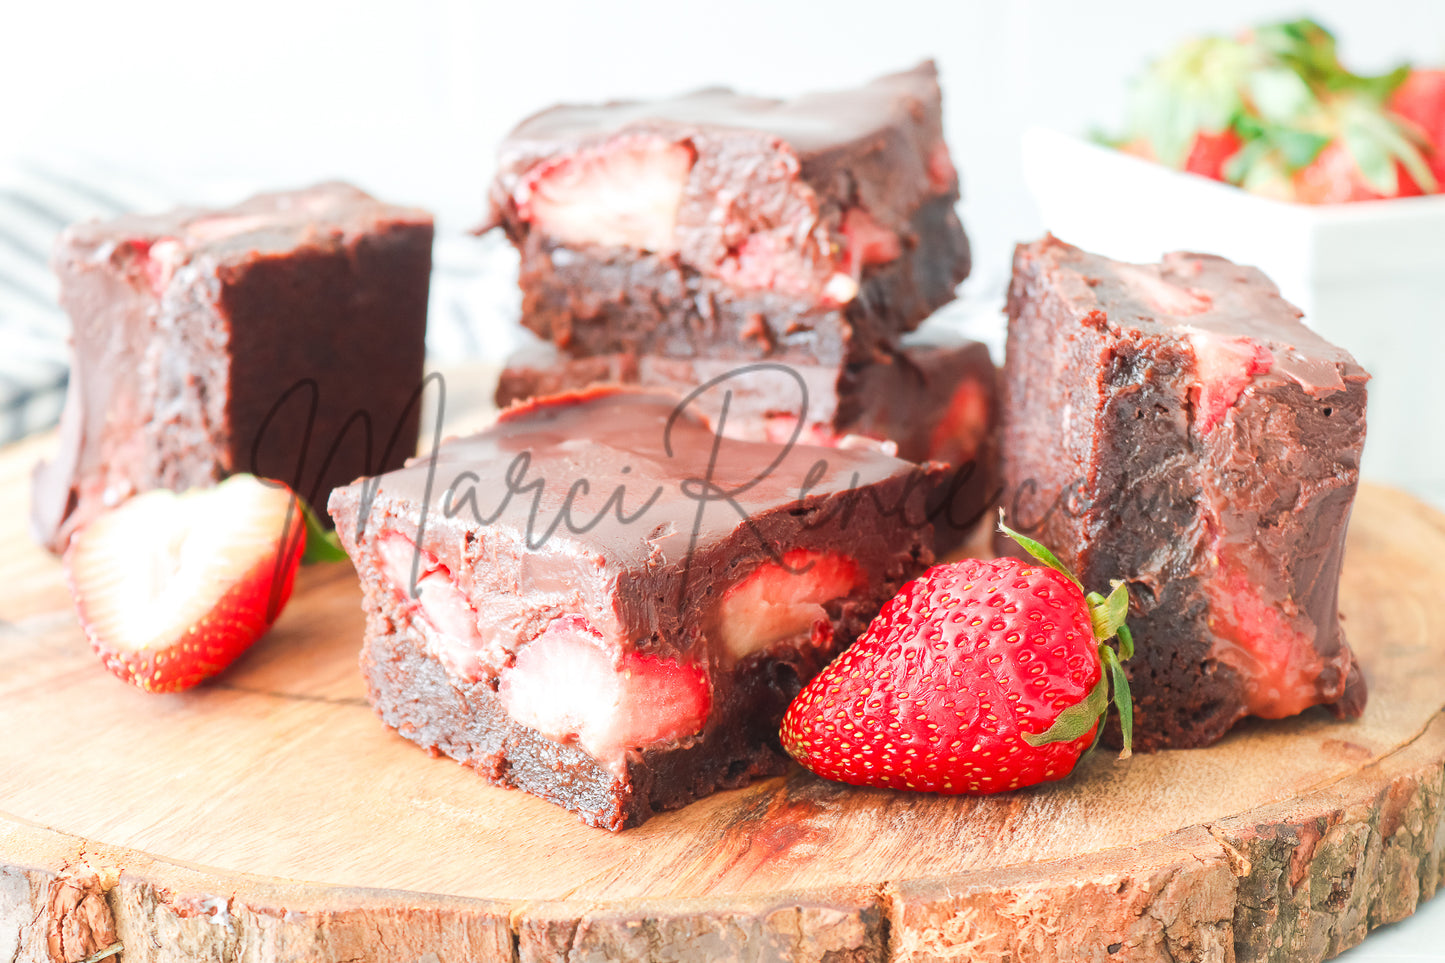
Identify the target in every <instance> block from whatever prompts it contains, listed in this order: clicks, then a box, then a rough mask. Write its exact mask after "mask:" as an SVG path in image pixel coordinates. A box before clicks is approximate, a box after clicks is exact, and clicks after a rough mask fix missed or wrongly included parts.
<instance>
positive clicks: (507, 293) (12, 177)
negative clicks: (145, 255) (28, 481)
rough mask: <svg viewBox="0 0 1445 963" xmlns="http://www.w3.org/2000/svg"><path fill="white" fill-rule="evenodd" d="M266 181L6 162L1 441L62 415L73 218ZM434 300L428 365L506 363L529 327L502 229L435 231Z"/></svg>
mask: <svg viewBox="0 0 1445 963" xmlns="http://www.w3.org/2000/svg"><path fill="white" fill-rule="evenodd" d="M266 189H268V187H267V186H266V185H235V184H226V185H220V184H209V185H197V186H196V187H195V189H191V188H188V189H187V190H185V192H184V193H181V192H178V191H175V190H173V189H167V188H164V187H161V186H160V185H158V184H156V183H154V182H153V181H151V180H149V179H147V178H146V177H144V176H143V175H138V174H134V173H131V172H123V171H118V170H115V169H111V168H106V167H100V166H96V165H87V164H85V163H84V162H68V163H66V164H64V165H62V164H60V163H57V162H55V161H52V160H46V161H44V162H38V161H36V162H25V161H21V162H16V163H12V164H0V444H4V443H6V442H10V441H15V440H17V439H20V438H23V437H25V436H26V435H28V434H31V433H32V432H36V431H41V430H44V429H46V428H49V427H51V426H53V425H54V424H55V423H56V422H57V421H58V420H59V418H60V409H61V405H62V403H63V401H64V398H65V388H66V383H67V381H68V376H69V365H70V356H69V340H68V339H69V337H70V319H69V318H68V317H66V315H65V313H64V312H63V311H61V310H60V306H59V304H58V303H57V301H56V295H57V291H56V281H55V277H54V275H53V274H52V273H51V271H50V252H51V250H52V248H53V247H54V244H55V238H56V235H58V234H59V233H60V231H61V229H62V228H64V227H65V226H66V225H67V224H71V223H73V222H75V221H84V220H89V219H92V218H101V219H104V218H110V217H115V216H116V215H118V214H124V213H128V212H132V211H139V212H157V211H163V210H166V209H168V208H172V207H176V206H178V205H181V204H202V205H204V204H212V205H216V206H224V205H227V204H231V203H235V202H238V201H240V200H242V199H244V198H246V197H249V196H250V195H251V194H254V193H256V192H258V191H261V190H266ZM432 258H433V268H432V288H431V302H430V304H429V306H428V312H429V315H428V322H427V356H428V364H429V365H449V364H455V363H458V362H464V361H470V360H486V361H494V362H500V361H501V360H502V359H503V358H505V357H506V355H507V354H509V353H510V352H511V351H512V350H513V349H514V348H515V347H516V346H517V345H518V344H519V343H520V341H521V340H522V338H523V337H525V335H524V334H523V332H521V331H519V330H518V329H517V326H516V323H515V319H516V317H517V314H518V311H519V309H520V297H519V295H518V293H517V288H516V276H517V260H516V254H515V252H513V250H512V249H511V246H510V245H509V244H507V243H506V240H505V238H503V237H502V236H501V234H500V232H493V233H492V234H491V235H488V236H487V237H484V238H480V239H478V238H475V237H472V236H470V235H467V234H452V235H445V234H442V233H440V232H439V233H438V236H437V241H436V246H435V248H434V249H433V252H432Z"/></svg>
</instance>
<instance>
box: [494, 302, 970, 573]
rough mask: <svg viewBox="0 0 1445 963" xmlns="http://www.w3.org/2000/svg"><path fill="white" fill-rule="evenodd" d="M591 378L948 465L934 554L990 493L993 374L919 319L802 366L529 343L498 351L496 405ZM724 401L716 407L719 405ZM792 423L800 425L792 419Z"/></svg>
mask: <svg viewBox="0 0 1445 963" xmlns="http://www.w3.org/2000/svg"><path fill="white" fill-rule="evenodd" d="M596 384H622V385H642V386H646V387H652V388H664V389H667V390H668V391H670V392H672V393H674V394H676V395H677V396H678V397H680V398H681V397H687V398H689V399H690V404H691V405H692V407H693V408H694V409H695V410H696V411H697V412H698V413H699V414H700V415H702V416H703V417H704V418H706V419H707V421H708V422H709V423H710V424H711V425H712V426H713V427H714V428H716V429H717V430H719V431H721V432H722V433H723V434H725V435H727V436H728V437H730V438H740V439H744V440H753V441H763V440H768V441H774V442H781V443H794V442H804V443H807V444H817V445H827V446H830V447H836V446H838V445H844V446H848V445H857V444H864V443H867V442H870V441H877V442H882V443H883V447H884V450H886V451H887V452H888V453H889V454H894V455H897V456H898V457H899V458H903V459H906V460H908V461H916V462H924V461H939V462H944V463H946V464H948V465H950V466H953V468H954V471H952V472H950V473H949V475H948V476H947V480H946V481H945V483H944V486H943V488H941V489H940V491H939V495H938V498H937V500H936V503H934V504H933V505H932V506H931V507H932V510H933V513H934V514H933V522H934V529H935V532H936V533H937V534H938V535H939V538H940V541H939V543H938V544H937V545H936V546H935V547H936V549H937V550H938V553H939V554H943V553H945V552H947V551H949V550H951V549H952V548H953V547H955V546H956V545H957V544H958V543H959V542H960V541H961V540H962V538H963V536H964V535H965V534H966V533H967V531H968V530H970V529H971V528H972V527H973V525H974V523H976V522H977V521H978V519H979V518H981V517H982V516H983V515H984V514H985V513H986V512H987V510H988V508H989V507H990V506H991V505H992V504H993V501H994V499H996V498H997V496H998V487H997V486H998V444H997V440H998V439H997V414H998V411H997V409H998V403H997V372H996V369H995V368H994V365H993V361H992V360H991V359H990V357H989V353H988V348H987V346H985V345H983V344H981V343H979V342H977V341H971V340H969V339H967V338H961V337H958V336H956V335H953V334H951V333H950V332H948V331H947V330H946V329H942V328H934V327H932V326H929V325H925V326H924V327H923V328H920V329H919V330H917V331H914V332H912V333H911V334H909V335H906V336H905V337H904V338H903V340H902V342H901V344H900V346H899V348H898V349H897V350H896V351H892V352H889V353H888V354H886V355H884V356H883V357H882V358H880V359H879V360H877V361H874V362H870V363H863V364H852V365H842V364H832V365H818V364H814V365H802V364H785V363H782V362H776V361H764V362H747V361H737V360H731V361H729V360H718V359H703V358H668V357H660V356H657V355H638V354H634V353H632V352H615V353H612V354H605V355H592V356H589V357H582V358H573V357H569V356H568V355H566V354H565V353H563V352H561V351H558V350H557V349H556V348H555V347H553V346H552V345H550V344H548V343H546V342H536V343H534V344H530V345H527V346H526V347H524V348H522V349H521V350H519V351H517V352H516V353H515V354H513V356H512V357H511V358H509V359H508V361H507V365H506V367H505V368H504V369H503V370H502V374H501V377H500V378H499V379H498V382H497V393H496V401H497V405H498V406H499V407H506V406H507V405H511V404H514V403H516V402H518V401H524V400H526V399H529V398H534V397H539V396H544V395H549V394H556V393H558V392H561V391H568V390H575V389H578V388H583V387H586V386H589V385H596ZM724 405H726V411H724V410H723V409H724ZM800 422H801V425H800Z"/></svg>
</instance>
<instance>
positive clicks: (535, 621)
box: [330, 388, 941, 830]
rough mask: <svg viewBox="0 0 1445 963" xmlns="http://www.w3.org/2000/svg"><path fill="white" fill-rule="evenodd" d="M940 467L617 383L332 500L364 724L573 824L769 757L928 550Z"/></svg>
mask: <svg viewBox="0 0 1445 963" xmlns="http://www.w3.org/2000/svg"><path fill="white" fill-rule="evenodd" d="M940 471H941V468H940V467H938V466H927V467H923V466H918V465H914V464H911V463H909V462H904V461H900V460H898V459H896V458H893V457H890V456H888V455H885V454H882V453H880V452H878V451H875V450H869V449H864V450H846V449H832V448H822V447H814V446H807V445H793V446H787V445H779V444H775V443H771V442H746V441H738V440H733V439H727V438H723V437H721V436H717V435H714V433H713V432H712V430H711V429H710V428H709V426H708V425H707V423H706V422H705V421H704V420H703V419H702V418H700V417H698V416H697V415H695V414H694V413H693V412H692V411H690V410H689V409H688V408H686V407H679V405H678V403H677V400H676V399H675V398H673V397H670V396H667V395H662V394H654V393H648V392H640V391H633V390H627V389H619V388H600V389H591V390H588V391H583V392H576V393H571V394H562V395H554V396H551V397H548V398H545V399H541V400H538V401H535V402H531V403H527V404H523V405H519V406H517V407H514V408H512V409H509V410H508V411H506V412H504V413H503V414H502V415H501V417H500V418H499V420H498V422H497V423H496V424H495V425H494V426H493V427H491V428H489V429H487V430H485V431H483V432H481V433H479V434H477V435H473V436H470V437H466V438H461V439H454V440H451V441H448V442H446V443H444V444H443V445H441V446H440V448H439V449H438V450H437V452H436V453H435V455H434V456H433V457H431V458H427V459H420V460H418V461H416V462H414V463H413V464H411V465H409V466H408V467H406V468H404V469H402V470H399V471H394V472H390V473H388V474H385V475H382V476H380V477H378V478H371V479H363V480H361V481H359V482H357V483H355V484H353V485H350V486H348V487H346V488H341V489H338V490H336V491H335V492H334V493H333V494H332V497H331V504H330V511H331V514H332V516H333V518H334V519H335V520H336V525H337V532H338V534H339V535H340V537H341V540H342V543H343V545H344V546H345V547H346V549H347V551H348V553H349V554H350V555H351V558H352V561H353V562H354V563H355V565H356V568H357V570H358V572H359V573H360V575H361V582H362V586H363V590H364V603H363V604H364V608H365V610H366V616H367V628H366V639H365V645H364V649H363V652H362V657H361V661H362V669H363V672H364V673H365V675H366V678H367V682H368V686H369V690H370V697H371V700H372V703H373V704H374V706H375V707H376V709H377V711H378V712H379V713H380V715H381V717H382V719H383V720H384V721H385V722H386V723H387V724H388V725H390V726H392V727H393V728H395V729H396V730H397V731H398V732H399V733H401V734H402V735H403V736H405V737H406V738H408V739H411V740H412V741H414V742H416V743H418V744H420V745H422V746H424V747H426V748H427V749H429V750H431V751H433V752H437V753H444V754H446V755H448V756H451V757H452V758H454V759H456V760H458V761H459V762H461V763H463V764H465V765H467V766H470V767H472V768H474V769H476V770H477V771H478V772H479V773H481V774H482V775H483V776H484V777H486V778H487V779H488V780H490V781H492V782H494V783H497V784H499V785H503V786H512V787H516V788H520V789H523V790H526V791H527V792H530V793H532V794H534V795H537V796H540V797H542V798H544V799H547V800H550V801H552V802H554V803H557V804H558V805H561V806H563V807H565V808H567V809H569V810H571V811H572V812H574V813H576V814H577V815H578V816H579V817H580V818H581V819H582V820H583V821H584V822H586V823H588V824H590V825H593V826H599V827H604V828H607V829H614V830H615V829H622V828H625V827H628V826H635V825H637V824H638V823H640V822H642V821H643V820H645V819H647V818H648V817H649V816H650V815H652V814H653V813H654V812H657V811H659V810H665V809H672V808H676V807H678V806H682V805H684V804H686V803H688V802H691V801H692V800H695V799H697V798H699V797H701V796H705V795H707V794H709V793H712V792H714V791H716V790H719V789H724V788H729V787H736V786H741V785H743V784H745V783H747V782H749V781H750V780H752V779H754V778H757V777H759V776H764V775H772V774H775V773H779V772H781V771H782V770H783V767H784V764H785V759H786V757H785V756H784V754H783V753H782V750H781V747H780V745H779V742H778V723H779V720H780V719H781V718H782V714H783V711H784V709H785V708H786V707H787V704H788V702H789V701H790V700H791V699H792V697H793V696H794V695H795V694H796V693H797V692H798V690H799V688H800V687H801V685H802V684H803V683H804V682H806V681H807V680H808V679H809V678H811V677H812V676H813V675H814V674H815V673H816V672H817V671H818V670H819V669H820V668H821V667H822V666H823V665H824V664H825V663H827V662H828V660H829V659H831V658H832V657H833V656H834V655H835V654H836V653H837V652H838V651H840V650H841V649H842V648H843V647H845V646H847V645H848V644H849V643H850V642H852V640H853V639H854V638H855V637H856V636H857V635H858V633H859V632H861V631H862V630H863V628H864V627H865V626H866V625H867V624H868V622H869V620H870V619H872V617H873V616H874V615H875V614H876V613H877V612H878V609H879V608H880V607H881V606H882V604H883V602H884V601H886V600H887V599H888V598H890V597H892V595H893V594H894V593H895V592H897V590H898V588H899V587H900V586H901V585H902V584H903V583H904V582H905V581H907V580H908V579H910V578H912V577H913V576H915V575H917V574H918V573H919V572H921V571H922V570H923V569H924V568H925V567H927V566H928V565H929V564H930V563H931V562H932V560H933V555H932V550H931V547H930V546H931V544H932V532H931V526H930V524H929V522H928V521H927V518H926V511H925V506H924V501H925V496H926V494H927V491H928V489H929V486H931V485H934V484H937V481H938V475H939V472H940Z"/></svg>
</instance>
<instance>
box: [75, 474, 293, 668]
mask: <svg viewBox="0 0 1445 963" xmlns="http://www.w3.org/2000/svg"><path fill="white" fill-rule="evenodd" d="M305 547H306V528H305V522H304V519H303V512H302V510H301V507H300V503H299V502H298V501H297V499H296V497H295V496H294V495H292V494H291V490H290V489H288V488H287V487H285V486H284V485H282V484H280V483H279V482H269V481H262V480H260V479H257V478H255V477H253V476H251V475H233V476H232V477H230V478H228V479H226V480H225V481H223V482H221V484H219V485H217V486H216V487H214V488H204V489H193V490H191V491H188V492H185V493H183V494H179V495H178V494H176V493H174V492H171V491H166V490H164V489H160V490H156V491H151V492H146V493H144V494H142V495H137V496H136V497H134V498H132V499H130V500H128V501H126V502H124V503H122V504H121V505H120V506H119V507H117V508H114V509H112V510H111V511H109V512H106V513H105V514H104V515H101V516H100V517H98V518H96V519H95V520H94V521H92V522H91V523H90V524H89V525H87V526H86V527H85V528H83V529H81V530H80V531H79V532H77V533H76V535H75V537H74V538H73V539H72V540H71V543H70V548H69V549H68V550H67V551H66V553H65V569H66V576H67V578H68V579H69V581H70V591H71V595H72V596H73V597H74V599H75V607H76V611H77V612H78V614H79V616H80V624H81V627H82V628H83V629H84V630H85V634H86V636H87V637H89V639H90V644H91V647H92V648H94V649H95V651H96V652H97V653H98V654H99V655H100V656H101V658H102V659H104V661H105V665H106V668H108V669H110V671H111V672H113V673H115V674H116V675H117V676H119V677H120V678H121V679H124V680H125V681H126V682H130V683H131V684H133V685H136V686H139V687H140V688H142V689H145V690H146V691H148V692H177V691H179V690H181V689H188V688H190V687H191V686H193V685H196V684H197V683H198V682H201V681H202V680H204V679H208V678H210V677H211V676H213V675H215V674H216V673H218V672H220V671H221V670H222V669H224V668H226V666H228V665H230V664H231V663H232V662H233V661H235V659H236V658H237V657H238V656H239V655H240V654H241V653H242V652H244V651H246V649H247V648H249V647H250V645H251V643H253V642H255V641H256V639H258V638H260V637H261V635H262V633H264V632H265V631H266V630H267V629H268V628H270V627H271V624H272V623H273V622H275V621H276V616H277V615H279V614H280V612H281V609H282V607H283V606H284V605H285V604H286V600H287V599H288V598H290V596H291V586H292V583H293V582H294V581H295V578H296V566H297V565H299V564H300V562H301V555H302V552H303V551H304V549H305Z"/></svg>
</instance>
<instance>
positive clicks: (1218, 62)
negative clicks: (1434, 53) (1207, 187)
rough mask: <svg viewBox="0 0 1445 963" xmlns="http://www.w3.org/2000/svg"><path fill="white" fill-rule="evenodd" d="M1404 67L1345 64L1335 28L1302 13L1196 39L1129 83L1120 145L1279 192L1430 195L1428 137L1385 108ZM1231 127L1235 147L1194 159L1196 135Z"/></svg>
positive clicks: (1288, 195)
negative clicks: (1365, 69)
mask: <svg viewBox="0 0 1445 963" xmlns="http://www.w3.org/2000/svg"><path fill="white" fill-rule="evenodd" d="M1409 73H1410V70H1409V68H1408V67H1404V66H1402V67H1399V68H1397V69H1395V70H1392V71H1389V72H1388V73H1384V74H1380V75H1377V76H1368V75H1362V74H1356V73H1354V72H1352V71H1350V70H1349V69H1347V68H1346V67H1345V66H1344V65H1343V64H1342V63H1341V62H1340V59H1339V53H1338V49H1337V44H1336V42H1335V38H1334V35H1333V34H1331V33H1330V32H1329V31H1328V30H1326V29H1325V28H1324V27H1322V26H1321V25H1320V24H1318V23H1317V22H1315V21H1313V20H1309V19H1299V20H1293V21H1287V22H1284V23H1275V24H1266V25H1263V26H1260V27H1256V28H1254V29H1253V30H1250V31H1247V32H1245V33H1244V34H1242V35H1241V36H1239V37H1236V38H1224V37H1204V38H1198V39H1194V40H1190V41H1187V42H1185V43H1183V44H1181V45H1180V46H1179V47H1178V48H1176V49H1175V50H1174V51H1173V52H1171V53H1170V54H1169V55H1167V56H1165V57H1163V58H1161V59H1159V60H1158V61H1156V62H1155V63H1153V64H1152V65H1151V66H1150V67H1149V69H1148V71H1147V72H1146V73H1145V74H1144V75H1143V76H1142V77H1140V78H1139V79H1138V80H1137V81H1136V82H1135V83H1134V85H1133V87H1132V88H1131V91H1130V103H1129V115H1128V125H1127V126H1128V130H1127V134H1126V135H1125V136H1124V137H1121V138H1118V139H1117V141H1116V143H1117V144H1119V145H1143V148H1145V149H1142V150H1141V149H1140V148H1139V147H1138V146H1135V147H1134V148H1133V150H1134V152H1136V153H1144V154H1145V156H1153V157H1154V158H1155V159H1157V160H1158V161H1159V162H1160V163H1163V164H1165V165H1167V166H1170V167H1173V168H1175V169H1178V170H1190V171H1192V172H1194V173H1200V174H1204V175H1205V176H1210V177H1216V178H1219V179H1222V180H1224V181H1226V182H1228V183H1231V184H1235V185H1238V186H1240V187H1243V188H1244V189H1246V190H1249V191H1252V192H1254V193H1259V194H1263V195H1266V196H1271V197H1275V198H1278V199H1281V200H1295V201H1306V202H1311V201H1314V202H1318V201H1322V200H1339V199H1352V200H1358V199H1364V198H1366V197H1371V196H1378V197H1396V196H1399V195H1401V194H1403V193H1418V192H1419V191H1422V190H1423V191H1425V192H1427V193H1433V192H1435V191H1438V190H1440V189H1441V185H1440V183H1439V179H1438V178H1437V177H1436V176H1435V175H1434V173H1433V172H1432V170H1431V169H1430V165H1429V162H1428V154H1429V151H1430V149H1431V148H1430V145H1429V144H1428V143H1427V142H1426V141H1425V140H1424V139H1422V138H1421V137H1420V136H1419V132H1418V131H1417V130H1415V129H1414V127H1412V125H1411V124H1410V123H1408V122H1407V121H1405V120H1404V119H1403V118H1401V117H1400V116H1398V115H1396V114H1395V113H1393V112H1392V110H1391V109H1390V107H1389V101H1390V98H1391V96H1392V95H1393V94H1394V93H1395V91H1396V90H1397V89H1399V88H1400V86H1401V85H1402V84H1403V83H1404V82H1405V80H1406V79H1407V77H1408V76H1409ZM1228 135H1232V136H1233V137H1234V138H1237V140H1235V141H1233V142H1232V143H1231V146H1232V145H1233V144H1238V145H1239V146H1238V149H1237V150H1235V151H1233V153H1232V156H1228V157H1227V158H1225V159H1223V162H1222V163H1219V162H1216V163H1215V164H1213V165H1209V166H1203V165H1198V164H1194V163H1191V157H1193V156H1194V152H1195V151H1196V149H1197V147H1198V145H1200V144H1210V143H1217V142H1219V140H1218V139H1219V138H1220V137H1221V136H1228ZM1334 144H1339V145H1341V146H1340V147H1338V148H1334V154H1338V155H1340V156H1338V157H1335V156H1332V155H1331V153H1330V148H1331V145H1334ZM1402 171H1404V172H1405V173H1407V174H1408V175H1409V179H1410V183H1409V184H1406V183H1402V181H1403V180H1404V178H1403V177H1402V176H1401V172H1402ZM1301 177H1303V178H1304V180H1303V181H1301ZM1347 182H1349V183H1356V184H1358V186H1359V189H1358V190H1355V189H1351V188H1350V187H1349V186H1348V183H1347ZM1332 184H1339V185H1341V186H1340V187H1339V189H1337V190H1332V189H1330V186H1329V185H1332ZM1417 188H1418V189H1417Z"/></svg>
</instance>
